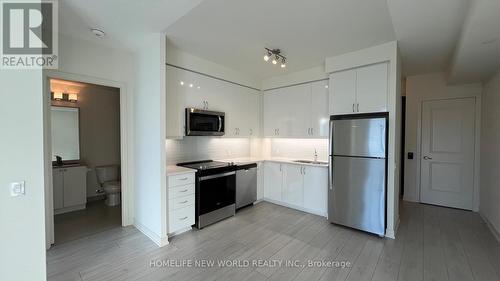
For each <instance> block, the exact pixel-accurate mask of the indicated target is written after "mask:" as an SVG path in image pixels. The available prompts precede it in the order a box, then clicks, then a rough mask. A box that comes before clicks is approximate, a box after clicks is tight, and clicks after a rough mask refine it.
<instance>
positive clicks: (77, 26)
mask: <svg viewBox="0 0 500 281" xmlns="http://www.w3.org/2000/svg"><path fill="white" fill-rule="evenodd" d="M201 1H202V0H146V1H143V0H62V1H59V31H60V32H61V33H62V34H65V35H68V36H72V37H77V38H81V39H86V40H93V41H95V42H96V43H99V44H104V45H111V46H115V47H120V48H127V49H132V48H135V47H136V46H137V45H138V41H139V40H141V38H142V36H144V35H145V34H147V33H152V32H163V31H164V30H165V29H166V27H167V26H169V25H171V24H172V23H173V22H175V21H176V20H177V19H179V18H180V17H182V16H183V15H184V14H186V13H187V12H188V11H189V10H191V9H192V8H193V7H195V6H196V5H198V4H199V3H200V2H201ZM91 28H98V29H101V30H103V31H104V32H105V33H106V36H105V37H104V38H97V37H95V36H94V35H93V34H92V33H91V32H90V29H91Z"/></svg>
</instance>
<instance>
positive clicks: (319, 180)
mask: <svg viewBox="0 0 500 281" xmlns="http://www.w3.org/2000/svg"><path fill="white" fill-rule="evenodd" d="M327 208H328V167H304V209H305V210H306V211H308V212H311V213H314V214H318V215H324V216H326V214H327Z"/></svg>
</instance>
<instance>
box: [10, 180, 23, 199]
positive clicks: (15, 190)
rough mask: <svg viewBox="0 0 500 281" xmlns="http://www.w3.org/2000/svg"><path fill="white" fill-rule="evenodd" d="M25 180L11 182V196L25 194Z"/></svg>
mask: <svg viewBox="0 0 500 281" xmlns="http://www.w3.org/2000/svg"><path fill="white" fill-rule="evenodd" d="M24 184H25V183H24V181H20V182H13V183H11V184H10V196H12V197H17V196H20V195H25V194H26V193H25V190H24Z"/></svg>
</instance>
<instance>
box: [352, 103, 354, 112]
mask: <svg viewBox="0 0 500 281" xmlns="http://www.w3.org/2000/svg"><path fill="white" fill-rule="evenodd" d="M352 112H354V103H353V104H352Z"/></svg>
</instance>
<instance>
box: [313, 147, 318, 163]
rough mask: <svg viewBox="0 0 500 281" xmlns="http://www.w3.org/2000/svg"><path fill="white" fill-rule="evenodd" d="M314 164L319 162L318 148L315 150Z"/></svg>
mask: <svg viewBox="0 0 500 281" xmlns="http://www.w3.org/2000/svg"><path fill="white" fill-rule="evenodd" d="M314 162H318V151H316V148H315V149H314Z"/></svg>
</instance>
